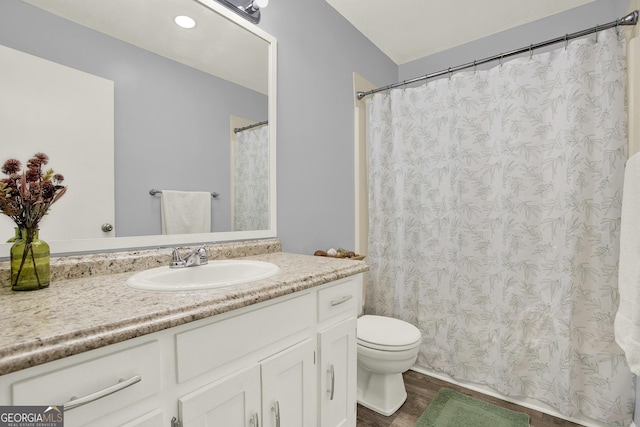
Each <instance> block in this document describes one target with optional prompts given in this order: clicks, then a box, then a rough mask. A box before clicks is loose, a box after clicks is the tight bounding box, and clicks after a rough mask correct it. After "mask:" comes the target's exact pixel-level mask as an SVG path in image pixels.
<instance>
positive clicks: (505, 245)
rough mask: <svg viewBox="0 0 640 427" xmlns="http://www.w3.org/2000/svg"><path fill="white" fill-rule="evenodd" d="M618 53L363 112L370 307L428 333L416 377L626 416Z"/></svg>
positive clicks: (609, 47)
mask: <svg viewBox="0 0 640 427" xmlns="http://www.w3.org/2000/svg"><path fill="white" fill-rule="evenodd" d="M625 55H626V46H625V41H624V39H623V38H622V37H617V35H616V31H615V30H608V31H603V32H601V33H600V34H599V36H598V39H597V42H596V41H594V39H593V38H589V39H581V40H578V41H574V42H572V43H570V44H569V45H568V46H566V47H565V46H562V47H561V48H559V49H557V50H555V51H553V52H549V53H543V54H538V55H533V56H532V57H528V56H527V57H526V58H521V59H516V60H513V61H510V62H507V63H504V64H502V65H499V66H497V67H495V68H493V69H491V70H488V71H476V72H464V73H458V74H454V75H453V76H451V78H445V79H441V80H436V81H432V82H429V83H428V84H427V85H425V86H422V87H419V88H407V89H397V90H391V91H387V92H385V93H378V94H376V95H374V96H372V97H371V98H370V99H369V100H368V121H369V125H368V141H367V145H368V157H369V212H370V218H369V227H370V228H369V248H368V262H369V264H370V267H371V271H370V274H369V280H368V283H367V296H366V311H367V312H369V313H374V314H382V315H388V316H393V317H397V318H401V319H404V320H406V321H409V322H411V323H413V324H415V325H416V326H418V327H419V328H420V330H421V332H422V335H423V340H422V345H421V347H420V353H419V356H418V361H417V364H418V365H419V366H421V367H423V368H425V369H427V370H430V371H433V372H436V373H443V374H446V375H448V376H450V377H453V378H455V379H459V380H465V381H471V382H475V383H479V384H484V385H487V386H489V387H490V388H492V389H494V390H496V391H498V392H499V393H501V394H503V395H507V396H513V397H519V396H526V397H529V398H533V399H537V400H538V401H542V402H545V403H547V404H549V405H551V406H552V407H554V408H556V409H557V410H558V411H559V412H560V413H562V414H564V415H565V416H568V417H581V416H586V417H590V418H592V419H595V420H599V421H602V422H605V423H609V424H610V425H619V426H628V425H629V423H630V422H631V417H632V412H633V407H634V401H635V394H634V393H635V391H634V381H633V377H632V375H631V372H630V371H629V369H628V367H627V365H626V362H625V359H624V356H623V353H622V351H621V349H620V348H619V347H618V346H617V345H616V344H615V342H614V334H613V318H614V315H615V311H616V309H617V306H618V294H617V271H618V245H619V230H620V229H619V225H620V207H621V199H622V180H623V170H624V162H625V160H626V139H627V125H626V123H627V117H626V105H625V92H626V58H625ZM639 262H640V261H639Z"/></svg>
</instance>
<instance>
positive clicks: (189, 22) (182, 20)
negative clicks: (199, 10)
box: [174, 15, 196, 28]
mask: <svg viewBox="0 0 640 427" xmlns="http://www.w3.org/2000/svg"><path fill="white" fill-rule="evenodd" d="M174 21H175V22H176V24H177V25H178V26H179V27H182V28H193V27H195V26H196V21H194V20H193V18H191V17H190V16H184V15H180V16H176V17H175V19H174Z"/></svg>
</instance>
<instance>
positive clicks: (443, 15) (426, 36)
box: [326, 0, 595, 65]
mask: <svg viewBox="0 0 640 427" xmlns="http://www.w3.org/2000/svg"><path fill="white" fill-rule="evenodd" d="M326 1H327V3H329V4H330V5H331V6H333V8H334V9H336V10H337V11H338V12H339V13H340V14H341V15H342V16H344V17H345V18H346V19H347V20H348V21H349V22H351V24H352V25H353V26H354V27H356V28H357V29H358V30H359V31H360V32H361V33H362V34H364V35H365V37H367V38H368V39H369V40H371V42H373V44H375V45H376V46H378V48H379V49H380V50H381V51H382V52H384V53H385V54H386V55H387V56H388V57H389V58H391V59H392V60H393V61H394V62H395V63H396V64H398V65H400V64H404V63H406V62H410V61H413V60H416V59H419V58H423V57H425V56H428V55H431V54H433V53H436V52H440V51H443V50H446V49H450V48H452V47H455V46H459V45H462V44H464V43H467V42H470V41H473V40H476V39H480V38H483V37H486V36H490V35H492V34H495V33H498V32H500V31H504V30H508V29H510V28H513V27H517V26H519V25H522V24H526V23H528V22H531V21H535V20H537V19H540V18H544V17H546V16H550V15H553V14H556V13H559V12H562V11H565V10H568V9H572V8H574V7H577V6H581V5H583V4H586V3H590V2H592V1H595V0H562V1H558V0H534V1H524V0H520V1H517V0H515V1H514V0H483V1H478V0H392V1H389V0H367V1H366V2H362V1H354V0H326Z"/></svg>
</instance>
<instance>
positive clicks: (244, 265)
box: [126, 259, 280, 292]
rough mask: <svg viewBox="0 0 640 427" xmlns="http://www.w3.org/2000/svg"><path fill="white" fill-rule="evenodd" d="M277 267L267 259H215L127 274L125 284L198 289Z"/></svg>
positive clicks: (238, 281) (275, 270)
mask: <svg viewBox="0 0 640 427" xmlns="http://www.w3.org/2000/svg"><path fill="white" fill-rule="evenodd" d="M279 271H280V268H279V267H278V266H277V265H275V264H271V263H270V262H263V261H253V260H239V259H230V260H215V261H209V263H208V264H205V265H199V266H196V267H183V268H169V267H158V268H151V269H149V270H144V271H141V272H139V273H136V274H134V275H133V276H131V277H129V278H128V279H127V282H126V284H127V285H128V286H130V287H132V288H135V289H143V290H147V291H173V292H176V291H198V290H203V289H214V288H220V287H224V286H233V285H241V284H244V283H251V282H255V281H258V280H262V279H266V278H268V277H271V276H273V275H275V274H277V273H278V272H279Z"/></svg>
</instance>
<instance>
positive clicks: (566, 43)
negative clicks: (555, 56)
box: [564, 34, 569, 50]
mask: <svg viewBox="0 0 640 427" xmlns="http://www.w3.org/2000/svg"><path fill="white" fill-rule="evenodd" d="M567 46H569V34H565V35H564V50H567Z"/></svg>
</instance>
